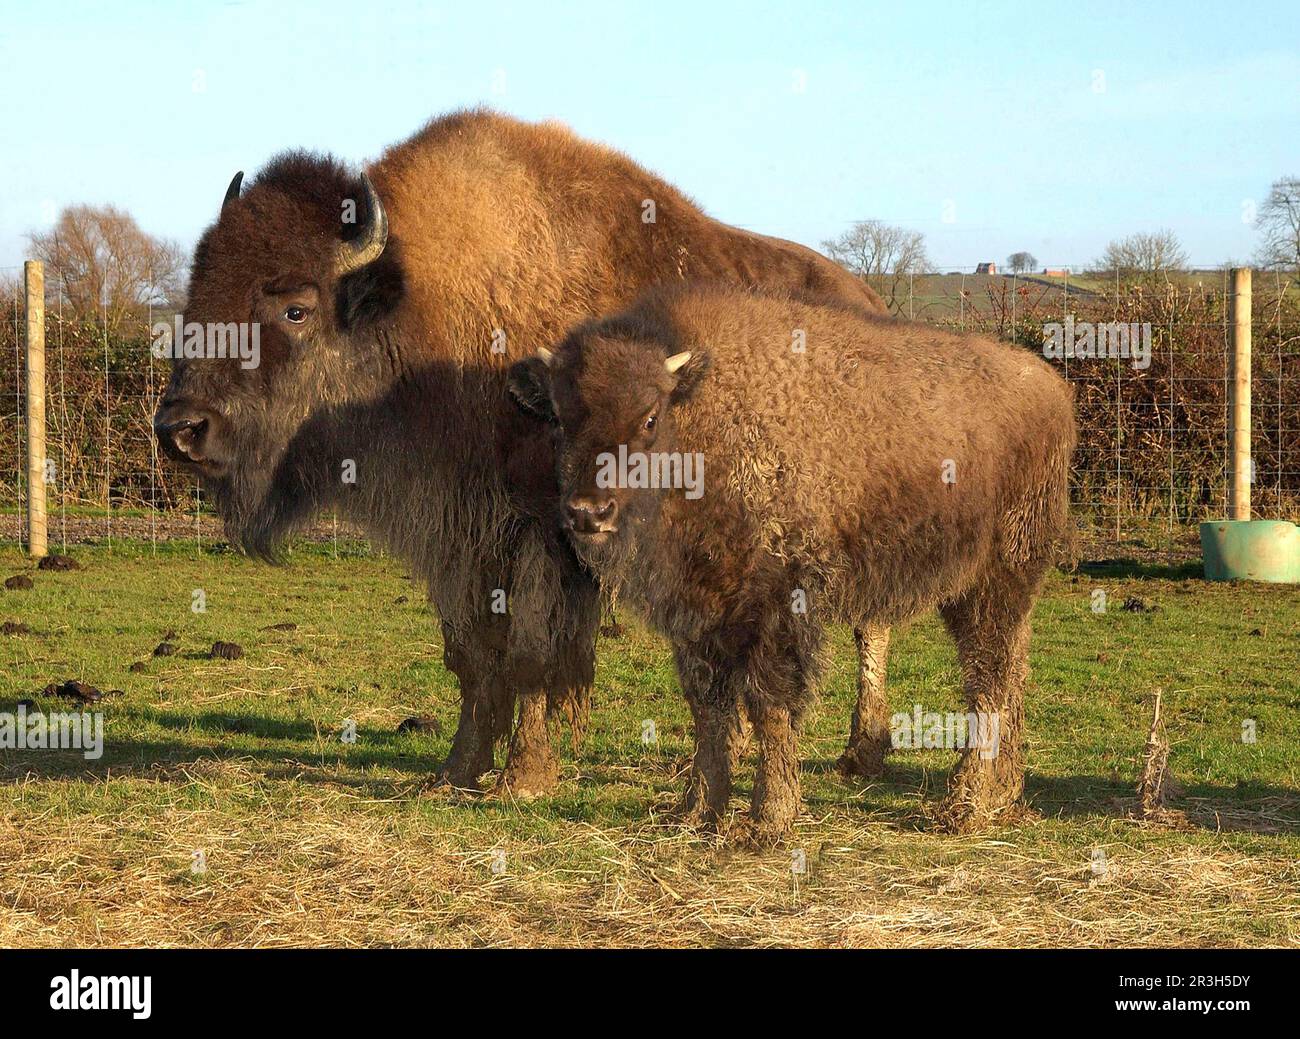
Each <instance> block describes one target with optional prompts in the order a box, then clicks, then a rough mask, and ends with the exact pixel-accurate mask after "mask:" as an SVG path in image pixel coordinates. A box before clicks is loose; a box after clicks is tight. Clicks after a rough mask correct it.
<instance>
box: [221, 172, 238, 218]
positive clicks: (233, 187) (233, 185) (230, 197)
mask: <svg viewBox="0 0 1300 1039" xmlns="http://www.w3.org/2000/svg"><path fill="white" fill-rule="evenodd" d="M243 183H244V171H243V170H240V171H239V172H238V173H236V174H235V175H234V176H233V177H231V178H230V187H228V188H226V197H225V198H223V199H222V200H221V208H222V209H225V208H226V206H228V205H230V203H232V202H233V201H235V199H237V198H239V187H240V185H241V184H243Z"/></svg>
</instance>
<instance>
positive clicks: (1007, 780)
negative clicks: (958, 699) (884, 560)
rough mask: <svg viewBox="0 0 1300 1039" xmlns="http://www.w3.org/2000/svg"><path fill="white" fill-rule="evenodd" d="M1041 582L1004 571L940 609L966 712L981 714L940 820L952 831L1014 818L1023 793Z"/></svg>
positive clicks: (972, 729) (968, 829) (979, 827)
mask: <svg viewBox="0 0 1300 1039" xmlns="http://www.w3.org/2000/svg"><path fill="white" fill-rule="evenodd" d="M1040 583H1041V582H1040V581H1039V580H1037V579H1033V580H1026V579H1024V578H1023V577H1021V576H1018V575H1014V574H1008V575H1003V576H1000V577H998V578H997V579H995V580H992V581H989V582H987V583H986V584H985V585H984V586H982V587H981V588H980V589H978V590H976V591H975V592H972V593H971V594H970V595H968V596H966V597H965V598H964V599H962V600H960V601H958V602H956V603H952V604H947V605H944V606H942V607H940V613H941V614H942V615H943V619H944V621H945V622H946V623H947V625H948V628H949V630H950V631H951V632H952V634H953V636H954V637H955V639H956V640H957V653H958V656H959V657H960V659H961V667H962V676H963V680H964V684H965V690H966V705H967V710H968V711H970V712H972V713H973V714H974V715H975V725H973V726H969V728H970V729H971V731H970V732H968V745H967V747H966V749H965V750H963V751H962V756H961V758H960V760H959V761H958V763H957V767H956V769H954V771H953V774H952V777H951V779H950V780H949V783H948V796H947V797H946V798H945V799H944V801H943V803H942V804H941V805H940V807H939V811H938V820H939V822H940V824H941V825H942V826H944V827H945V828H946V829H948V830H951V831H953V832H958V833H968V832H971V831H975V830H979V829H983V828H985V827H987V826H988V825H989V824H991V823H992V822H993V821H994V820H995V819H997V818H998V817H999V816H1003V817H1005V816H1006V815H1008V814H1009V810H1010V809H1013V808H1014V806H1016V805H1017V803H1018V802H1019V800H1020V798H1021V796H1022V794H1023V793H1024V787H1025V774H1024V751H1023V744H1022V741H1023V732H1024V690H1025V681H1026V679H1027V677H1028V673H1029V612H1030V609H1031V608H1032V606H1033V602H1034V599H1035V598H1036V596H1037V592H1038V586H1039V584H1040Z"/></svg>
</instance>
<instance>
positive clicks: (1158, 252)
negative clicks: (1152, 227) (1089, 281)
mask: <svg viewBox="0 0 1300 1039" xmlns="http://www.w3.org/2000/svg"><path fill="white" fill-rule="evenodd" d="M1186 268H1187V253H1186V252H1185V251H1184V249H1183V246H1182V243H1181V242H1179V240H1178V236H1177V235H1176V234H1174V233H1173V231H1154V232H1152V233H1150V234H1141V233H1139V234H1132V235H1129V236H1128V237H1127V238H1119V239H1116V240H1115V241H1113V242H1111V243H1110V244H1109V245H1108V246H1106V251H1105V252H1104V253H1102V255H1101V258H1100V259H1099V260H1097V262H1096V263H1094V264H1093V273H1094V274H1103V275H1107V276H1108V277H1111V278H1113V277H1115V276H1116V274H1118V276H1119V278H1120V279H1121V280H1126V281H1145V280H1148V279H1151V278H1154V277H1159V276H1162V275H1167V274H1170V273H1173V272H1176V271H1182V270H1186Z"/></svg>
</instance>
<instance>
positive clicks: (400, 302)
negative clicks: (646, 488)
mask: <svg viewBox="0 0 1300 1039" xmlns="http://www.w3.org/2000/svg"><path fill="white" fill-rule="evenodd" d="M709 278H723V279H727V280H730V281H733V282H739V283H743V284H762V285H766V286H770V287H773V288H777V287H789V288H799V289H804V290H809V291H814V292H819V293H826V294H829V295H833V296H836V297H838V298H841V299H844V300H850V301H855V302H856V303H857V304H859V305H862V306H866V307H874V308H879V307H880V304H879V300H878V298H876V297H875V296H874V294H873V293H871V292H870V291H869V290H867V289H866V288H864V287H863V286H862V285H861V284H860V283H859V282H858V281H857V280H856V279H854V278H853V277H851V276H850V275H849V274H848V273H847V272H845V271H844V270H842V269H841V268H839V267H838V266H836V265H835V264H832V263H831V262H830V261H828V260H826V259H825V258H823V257H821V256H819V255H818V254H816V253H814V252H812V251H811V250H808V249H805V248H803V247H801V246H797V245H794V244H793V243H789V242H783V241H780V240H777V239H772V238H766V237H763V236H760V235H756V234H751V233H748V232H745V231H741V230H739V229H736V228H732V227H728V226H726V225H723V224H720V223H718V222H717V221H715V220H712V219H710V218H708V217H707V216H705V215H704V214H703V213H702V212H701V211H700V210H699V209H698V208H697V207H696V206H695V205H694V204H693V203H691V202H690V200H688V199H687V198H685V197H684V196H683V195H681V194H680V193H679V192H677V191H676V190H675V189H673V188H672V187H671V186H669V185H668V184H666V183H664V182H663V181H662V180H660V179H658V178H657V177H655V176H652V175H651V174H650V173H648V172H646V171H645V170H643V169H641V168H640V167H638V166H637V165H635V164H634V163H632V162H631V161H629V160H628V159H627V158H625V157H624V156H622V155H620V154H618V153H617V152H614V151H611V150H609V149H607V148H603V147H600V146H598V145H595V144H591V143H588V142H586V141H583V140H581V139H579V138H578V137H576V136H574V135H573V134H572V133H571V132H569V131H568V130H566V129H565V128H563V127H561V126H559V125H556V124H549V123H548V124H541V125H529V124H525V123H521V122H518V121H516V120H514V119H510V118H507V117H504V116H501V115H498V114H494V113H490V112H485V111H473V112H462V113H458V114H454V115H450V116H447V117H445V118H440V119H437V120H435V121H433V122H432V123H430V124H429V125H428V126H426V127H425V128H424V129H423V130H421V131H420V132H419V133H418V134H416V135H415V136H414V137H413V138H411V139H410V140H408V141H406V142H404V143H402V144H399V145H397V146H395V147H393V148H392V149H390V150H389V151H388V152H386V153H385V154H384V155H383V156H382V157H381V158H380V159H379V161H378V162H376V163H375V164H373V165H372V166H370V167H369V168H368V170H367V172H366V173H364V174H358V173H355V172H353V171H351V170H349V169H348V168H346V167H345V166H343V165H342V164H340V163H339V162H337V161H335V160H334V159H332V158H329V157H325V156H320V155H312V154H306V153H302V152H294V153H289V154H286V155H283V156H281V157H279V158H277V159H275V160H273V161H272V162H271V163H270V164H269V165H267V166H266V167H265V168H264V169H263V170H262V171H261V172H260V173H259V174H258V176H257V177H256V179H255V181H254V182H253V183H252V184H251V186H249V187H248V188H247V189H246V190H244V191H242V193H241V177H240V175H237V176H236V177H235V179H234V180H233V181H232V183H231V185H230V188H229V190H228V191H227V194H226V198H225V201H224V203H223V204H222V207H221V213H220V216H219V218H218V220H217V222H216V223H215V224H214V225H213V226H212V227H210V228H209V229H208V230H207V232H206V233H205V234H204V236H203V238H202V239H201V241H200V242H199V245H198V247H197V249H196V250H195V255H194V262H193V267H192V271H191V278H190V287H189V297H188V303H187V305H186V311H185V317H186V321H187V323H188V325H187V327H197V326H207V327H212V326H216V325H224V324H227V323H230V322H247V323H253V322H256V323H258V325H259V327H260V333H261V347H260V363H259V364H258V365H257V366H255V367H246V366H245V365H244V363H243V362H241V361H240V360H239V359H223V358H220V357H213V356H202V357H189V356H187V357H184V358H179V359H177V360H176V362H175V365H174V369H173V372H172V378H171V383H170V386H169V388H168V391H167V394H166V396H165V398H164V400H163V401H162V404H161V406H160V408H159V410H158V413H157V415H156V416H155V429H156V431H157V434H158V437H159V439H160V441H161V442H162V444H163V445H164V447H165V449H166V450H167V451H168V453H169V454H171V455H172V456H173V457H174V458H177V459H179V460H180V461H182V462H183V463H185V464H186V465H188V466H189V467H190V468H191V469H192V470H193V471H195V472H196V473H198V474H199V475H200V476H201V477H202V478H203V480H204V482H205V484H206V485H207V486H208V487H209V488H210V489H211V490H212V491H213V492H214V494H215V497H216V501H217V504H218V507H219V509H220V511H221V513H222V515H223V517H224V519H225V521H226V525H227V529H228V531H229V533H230V536H231V539H232V540H233V541H235V542H237V543H239V544H242V545H243V546H244V547H245V548H246V549H247V550H248V551H249V552H251V553H255V554H258V555H262V556H270V555H272V554H273V551H274V546H275V544H276V543H277V541H278V540H279V539H281V538H282V537H283V536H284V535H285V534H286V533H287V532H288V531H290V530H291V529H292V528H294V527H295V525H299V524H301V523H303V522H304V521H307V520H309V519H310V518H311V517H313V516H314V515H315V514H316V513H317V512H318V511H319V510H320V509H322V508H328V507H331V506H332V507H335V508H337V509H338V510H339V511H340V513H341V514H343V515H345V516H346V517H348V518H349V519H351V520H353V521H354V522H356V523H357V524H359V525H360V526H361V527H363V528H364V529H365V530H366V531H367V532H368V533H369V534H370V535H371V536H372V537H374V538H375V539H377V540H379V541H381V542H383V543H385V544H387V545H388V546H389V547H390V548H391V550H392V551H393V552H394V553H395V554H398V555H400V556H402V557H404V558H405V559H407V560H408V561H409V563H410V565H411V567H412V572H413V573H415V574H417V575H418V576H419V577H421V578H423V579H424V580H425V581H426V582H427V584H428V589H429V596H430V600H431V602H432V604H433V605H434V607H435V608H436V609H437V611H438V613H439V616H440V618H441V621H442V632H443V638H444V644H445V659H446V663H447V666H448V668H449V669H450V670H451V671H452V672H454V673H455V674H456V676H457V678H458V679H459V682H460V691H461V699H462V703H461V715H460V722H459V726H458V728H457V731H456V736H455V740H454V742H453V744H452V750H451V754H450V756H449V757H448V759H447V761H446V763H445V764H444V766H443V769H442V771H441V775H442V776H443V777H444V778H445V779H446V780H448V781H450V782H451V783H453V784H455V785H457V786H465V787H468V786H472V785H474V784H475V782H476V780H477V777H478V776H480V775H481V774H482V773H483V772H484V771H487V770H488V769H490V768H491V767H492V765H493V746H494V743H495V741H496V740H497V739H500V738H502V737H504V736H505V735H506V734H508V733H509V731H510V725H511V721H512V718H513V715H514V704H515V700H516V697H518V699H519V702H520V707H519V721H518V725H517V727H516V729H515V734H514V737H513V740H512V742H511V747H510V751H509V754H508V759H507V765H506V769H505V772H504V773H503V777H502V781H503V783H504V784H505V785H507V786H508V787H510V788H511V789H513V790H514V791H515V792H516V793H517V794H520V795H527V794H534V793H539V792H542V791H544V790H546V789H548V788H549V787H550V786H552V785H553V784H554V782H555V779H556V776H557V768H556V763H555V759H554V756H553V754H552V751H551V747H550V743H549V740H548V738H547V731H546V717H547V708H548V705H549V706H550V707H552V708H555V707H558V706H561V705H564V706H567V707H568V708H570V709H571V710H573V712H574V713H573V716H574V718H575V719H578V718H581V717H583V716H584V713H585V705H586V701H587V697H588V696H589V689H590V685H591V681H592V674H593V643H594V630H595V626H596V624H597V621H598V613H599V601H598V594H597V590H596V586H595V584H594V582H593V581H592V580H591V579H590V577H589V576H588V575H587V574H586V573H585V572H584V571H583V569H582V568H581V566H580V565H579V564H578V563H577V562H576V560H575V559H574V556H573V554H572V551H571V549H570V547H569V545H568V544H567V541H566V539H565V538H564V537H563V536H562V535H561V534H560V533H559V531H558V530H557V529H556V527H555V524H554V523H553V522H552V519H553V515H554V511H555V507H556V501H555V488H554V475H553V474H554V465H553V459H552V456H551V441H550V438H549V436H548V435H546V433H545V431H544V426H543V425H542V424H541V423H539V422H538V421H537V420H536V419H534V418H531V417H529V416H526V415H524V414H522V413H521V412H520V411H519V410H518V409H517V408H516V407H514V406H513V404H512V403H511V402H510V400H509V398H508V395H507V394H506V393H505V392H504V381H505V372H506V369H507V367H508V365H509V363H510V361H511V360H514V359H518V358H520V357H523V356H525V355H527V354H531V352H532V351H533V350H534V349H535V348H536V347H537V346H538V345H539V344H542V343H546V342H550V341H553V340H554V339H556V338H558V337H559V335H560V334H561V332H562V331H563V330H564V329H566V328H568V327H569V326H571V325H572V324H573V323H575V322H576V321H579V320H581V319H583V318H586V317H589V316H591V315H593V314H597V313H601V312H605V311H609V310H611V309H614V308H616V307H617V306H620V305H622V304H625V303H626V302H627V301H629V300H630V299H631V298H632V297H634V296H635V295H636V294H637V293H638V292H639V291H640V290H642V289H644V288H645V287H647V286H648V285H651V284H654V283H657V282H661V281H666V280H692V279H709ZM186 352H187V353H189V352H190V351H188V350H187V351H186ZM200 352H201V351H200Z"/></svg>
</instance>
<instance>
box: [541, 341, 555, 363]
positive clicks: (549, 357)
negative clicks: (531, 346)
mask: <svg viewBox="0 0 1300 1039" xmlns="http://www.w3.org/2000/svg"><path fill="white" fill-rule="evenodd" d="M537 357H538V360H540V361H541V362H542V364H544V365H546V367H547V368H549V367H550V366H551V362H552V361H554V360H555V354H553V353H551V351H550V350H548V349H546V347H544V346H539V347H538V348H537Z"/></svg>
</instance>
